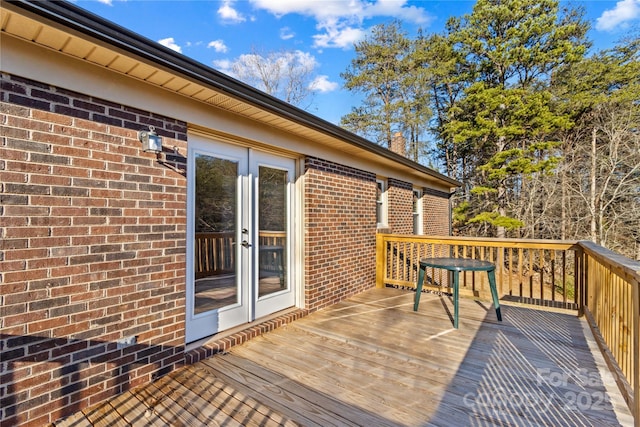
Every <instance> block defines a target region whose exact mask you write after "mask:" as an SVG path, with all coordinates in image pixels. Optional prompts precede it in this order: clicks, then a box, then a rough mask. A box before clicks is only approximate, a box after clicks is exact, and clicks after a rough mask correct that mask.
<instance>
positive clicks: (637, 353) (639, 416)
mask: <svg viewBox="0 0 640 427" xmlns="http://www.w3.org/2000/svg"><path fill="white" fill-rule="evenodd" d="M631 286H632V288H631V297H632V299H633V330H634V331H635V333H634V334H633V349H634V350H633V420H634V421H633V425H634V426H635V427H640V280H637V281H636V282H635V283H633V282H631Z"/></svg>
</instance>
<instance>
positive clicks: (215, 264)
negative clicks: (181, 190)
mask: <svg viewBox="0 0 640 427" xmlns="http://www.w3.org/2000/svg"><path fill="white" fill-rule="evenodd" d="M195 163H196V164H195V167H196V179H195V221H194V224H195V241H194V244H195V248H194V254H195V256H194V259H195V279H196V283H195V298H194V303H195V307H194V313H196V314H198V313H202V312H205V311H209V310H214V309H217V308H221V307H224V306H227V305H231V304H236V303H238V295H239V293H238V288H237V280H236V277H237V271H236V268H237V263H236V259H235V258H236V254H235V247H236V224H237V222H238V221H237V220H238V218H237V206H238V185H237V183H238V163H237V162H235V161H230V160H224V159H217V158H215V157H211V156H205V155H197V156H196V162H195Z"/></svg>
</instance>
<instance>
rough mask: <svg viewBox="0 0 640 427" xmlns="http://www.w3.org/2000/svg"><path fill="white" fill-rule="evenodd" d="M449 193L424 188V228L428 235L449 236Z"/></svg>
mask: <svg viewBox="0 0 640 427" xmlns="http://www.w3.org/2000/svg"><path fill="white" fill-rule="evenodd" d="M449 206H450V204H449V194H448V193H445V192H442V191H438V190H432V189H430V188H424V189H423V190H422V210H423V230H424V234H425V235H427V236H448V235H449V234H450V233H451V216H450V214H451V212H450V208H449Z"/></svg>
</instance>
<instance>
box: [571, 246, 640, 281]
mask: <svg viewBox="0 0 640 427" xmlns="http://www.w3.org/2000/svg"><path fill="white" fill-rule="evenodd" d="M578 246H580V248H582V250H583V251H584V252H585V253H586V254H588V255H589V256H592V257H593V258H595V259H597V260H598V261H599V262H601V263H602V264H603V265H605V266H607V267H608V268H609V269H611V270H613V271H614V272H615V273H616V274H618V275H619V276H620V277H622V278H624V279H625V280H627V281H628V282H630V283H635V284H636V286H640V262H638V261H634V260H632V259H629V258H627V257H625V256H623V255H620V254H618V253H616V252H613V251H611V250H609V249H606V248H603V247H602V246H600V245H598V244H596V243H593V242H589V241H586V240H585V241H580V242H578Z"/></svg>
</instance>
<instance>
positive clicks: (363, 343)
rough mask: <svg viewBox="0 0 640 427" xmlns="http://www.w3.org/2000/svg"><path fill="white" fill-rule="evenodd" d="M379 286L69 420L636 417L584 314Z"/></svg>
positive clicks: (466, 422) (592, 422)
mask: <svg viewBox="0 0 640 427" xmlns="http://www.w3.org/2000/svg"><path fill="white" fill-rule="evenodd" d="M412 304H413V293H412V292H408V291H402V290H396V289H389V288H387V289H374V290H371V291H368V292H365V293H363V294H361V295H358V296H356V297H354V298H351V299H349V300H348V301H345V302H342V303H340V304H337V305H335V306H333V307H330V308H328V309H325V310H322V311H320V312H316V313H313V314H311V315H309V316H308V317H306V318H304V319H301V320H298V321H296V322H294V323H292V324H289V325H288V326H286V327H283V328H280V329H277V330H275V331H273V332H269V333H267V334H265V335H263V336H261V337H258V338H255V339H253V340H251V341H249V342H247V343H245V344H243V345H240V346H236V347H234V348H232V349H231V351H229V352H228V353H227V354H224V355H218V356H214V357H212V358H210V359H208V360H205V361H203V362H199V363H197V364H195V365H192V366H188V367H186V368H183V369H180V370H178V371H175V372H173V373H172V374H170V375H167V376H165V377H163V378H161V379H160V380H158V381H156V382H155V383H153V384H149V385H147V386H145V387H142V388H138V389H135V390H133V391H129V392H127V393H124V394H122V395H120V396H119V397H116V398H114V399H112V400H110V401H109V402H106V403H104V404H102V405H100V406H97V407H93V408H90V409H87V410H85V411H83V412H80V413H77V414H75V415H74V416H72V417H69V418H68V419H66V420H64V421H62V422H59V423H58V424H56V425H59V426H88V425H96V426H102V425H105V426H107V425H108V426H120V425H122V426H127V425H140V426H149V425H151V426H167V425H175V426H182V425H185V426H199V425H206V426H215V425H221V426H271V425H274V426H275V425H291V426H293V425H309V426H314V425H315V426H332V425H334V426H355V425H364V426H398V425H401V426H447V427H449V426H541V425H545V426H546V425H553V426H555V427H557V426H630V425H633V418H632V416H631V415H630V412H629V410H628V408H627V406H626V404H625V403H624V401H623V400H622V397H621V395H620V393H619V392H618V389H617V388H616V385H615V382H614V381H613V379H612V377H611V375H610V374H609V373H608V371H607V369H606V365H605V363H604V361H603V358H602V355H601V354H600V352H599V350H598V348H597V345H596V344H595V342H594V340H593V337H592V335H591V333H590V331H589V328H588V326H587V324H586V322H585V321H584V319H579V318H577V317H576V316H575V315H574V314H573V313H568V312H567V313H565V312H557V311H556V312H551V311H540V310H535V309H532V308H526V307H519V306H503V308H502V316H503V322H501V323H499V322H497V321H496V318H495V311H494V310H493V307H492V306H491V305H489V303H485V302H477V301H473V300H471V299H462V300H461V301H460V328H459V329H458V330H455V329H453V328H452V320H451V317H452V312H453V307H452V303H451V301H450V299H449V298H448V297H446V296H443V297H440V296H437V295H432V294H425V295H423V297H422V300H421V303H420V308H419V310H418V312H417V313H416V312H413V311H412Z"/></svg>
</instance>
